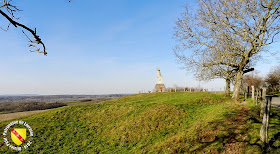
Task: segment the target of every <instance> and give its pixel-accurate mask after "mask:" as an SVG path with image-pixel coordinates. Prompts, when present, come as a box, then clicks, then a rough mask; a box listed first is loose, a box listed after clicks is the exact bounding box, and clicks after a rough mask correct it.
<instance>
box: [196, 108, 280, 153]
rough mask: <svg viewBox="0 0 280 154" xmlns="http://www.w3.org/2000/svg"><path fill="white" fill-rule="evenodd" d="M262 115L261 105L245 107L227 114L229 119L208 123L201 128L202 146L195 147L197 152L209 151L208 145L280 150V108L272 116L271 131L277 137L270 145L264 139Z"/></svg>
mask: <svg viewBox="0 0 280 154" xmlns="http://www.w3.org/2000/svg"><path fill="white" fill-rule="evenodd" d="M258 115H259V112H258V111H257V109H253V110H251V109H248V108H247V109H246V108H241V109H239V110H238V111H237V112H235V113H227V114H225V115H224V116H225V117H226V118H225V119H222V120H217V121H213V122H210V123H208V126H209V130H207V131H205V129H202V130H203V131H202V132H198V141H199V144H200V146H199V147H196V148H195V149H193V152H205V149H207V150H208V151H207V152H209V148H210V149H211V147H213V149H212V150H210V152H222V151H223V152H225V153H244V152H245V153H279V152H280V132H279V130H280V129H279V128H280V116H279V115H280V111H277V110H274V112H273V114H272V116H271V123H270V131H271V132H270V134H271V135H272V136H273V137H272V138H271V139H270V141H269V145H268V146H267V147H265V146H264V145H263V144H262V142H261V141H260V137H259V132H260V128H261V123H262V121H261V119H259V117H258ZM217 144H222V145H220V146H217ZM220 147H222V148H220ZM215 148H216V149H215Z"/></svg>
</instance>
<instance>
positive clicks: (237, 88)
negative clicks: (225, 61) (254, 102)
mask: <svg viewBox="0 0 280 154" xmlns="http://www.w3.org/2000/svg"><path fill="white" fill-rule="evenodd" d="M242 78H243V71H238V72H237V74H236V78H235V84H234V89H233V95H232V98H233V99H234V100H235V101H239V93H240V87H241V83H242Z"/></svg>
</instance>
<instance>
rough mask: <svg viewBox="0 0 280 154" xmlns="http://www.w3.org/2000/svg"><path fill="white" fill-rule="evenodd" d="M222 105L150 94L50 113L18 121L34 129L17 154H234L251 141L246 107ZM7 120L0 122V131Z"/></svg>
mask: <svg viewBox="0 0 280 154" xmlns="http://www.w3.org/2000/svg"><path fill="white" fill-rule="evenodd" d="M228 102H229V100H228V99H226V98H223V97H222V96H220V95H215V94H211V93H151V94H138V95H130V96H125V97H122V98H117V99H113V100H109V101H105V102H102V103H98V104H91V105H76V106H68V107H64V108H58V109H53V110H50V111H47V112H43V113H40V114H36V115H31V116H28V117H25V118H21V120H23V121H25V122H27V123H28V124H29V125H30V126H31V127H32V128H33V131H34V140H33V143H32V145H31V147H29V148H28V149H26V150H25V151H22V152H23V153H25V152H33V153H38V152H41V153H99V152H101V153H140V152H149V153H155V152H156V153H159V152H163V153H175V152H186V153H190V152H198V153H200V152H222V151H223V152H227V150H230V151H235V152H236V151H237V152H238V149H239V148H240V147H241V148H243V147H244V146H246V145H247V144H246V143H249V142H250V141H251V139H252V140H253V139H255V138H254V137H252V138H250V139H249V140H248V137H247V136H248V133H247V132H246V131H248V130H249V129H251V128H254V127H253V125H255V124H254V123H253V122H251V123H247V121H246V119H247V118H248V117H247V115H249V114H247V113H249V112H248V109H244V108H242V107H240V106H238V105H232V103H228ZM236 106H238V107H236ZM242 112H244V114H243V113H242ZM245 113H246V114H245ZM252 115H253V113H252ZM11 121H12V120H10V121H4V122H1V123H0V131H1V133H2V132H3V130H4V128H5V126H6V125H7V124H8V123H9V122H11ZM257 125H258V124H257ZM253 135H255V134H254V133H253ZM1 138H2V136H1ZM232 139H237V140H240V142H238V144H236V142H234V140H232ZM257 142H259V141H256V144H257ZM254 146H255V145H254V144H252V145H250V147H252V148H253V149H254V148H255V147H254ZM247 150H248V151H250V150H251V149H250V148H249V149H247ZM7 151H8V152H13V151H12V150H10V149H9V148H8V147H7V146H6V145H4V143H3V141H2V142H0V153H3V152H7ZM257 151H258V150H257Z"/></svg>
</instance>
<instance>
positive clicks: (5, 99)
mask: <svg viewBox="0 0 280 154" xmlns="http://www.w3.org/2000/svg"><path fill="white" fill-rule="evenodd" d="M125 95H128V94H109V95H38V96H0V103H9V102H68V101H75V100H79V99H93V98H109V99H110V98H117V97H122V96H125Z"/></svg>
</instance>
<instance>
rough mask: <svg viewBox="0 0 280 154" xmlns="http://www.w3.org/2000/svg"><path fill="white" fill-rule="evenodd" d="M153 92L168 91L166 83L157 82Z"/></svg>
mask: <svg viewBox="0 0 280 154" xmlns="http://www.w3.org/2000/svg"><path fill="white" fill-rule="evenodd" d="M153 92H167V90H166V88H165V85H164V84H156V85H155V88H154V90H153Z"/></svg>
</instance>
